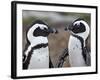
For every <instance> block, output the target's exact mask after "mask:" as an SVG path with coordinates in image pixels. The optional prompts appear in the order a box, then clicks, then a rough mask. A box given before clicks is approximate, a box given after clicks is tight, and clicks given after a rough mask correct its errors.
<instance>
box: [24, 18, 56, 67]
mask: <svg viewBox="0 0 100 80" xmlns="http://www.w3.org/2000/svg"><path fill="white" fill-rule="evenodd" d="M50 33H57V30H56V29H53V28H50V27H48V25H47V24H46V23H44V22H43V21H41V20H37V21H35V22H34V23H33V24H32V25H31V27H30V28H29V30H28V31H27V34H26V38H27V43H28V46H27V48H26V50H25V51H24V54H23V69H36V68H51V67H53V65H52V62H51V59H50V56H49V48H48V38H47V37H48V35H49V34H50Z"/></svg>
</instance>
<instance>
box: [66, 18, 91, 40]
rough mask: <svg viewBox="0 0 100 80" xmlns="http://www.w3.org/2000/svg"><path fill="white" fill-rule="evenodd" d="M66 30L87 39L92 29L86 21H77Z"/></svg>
mask: <svg viewBox="0 0 100 80" xmlns="http://www.w3.org/2000/svg"><path fill="white" fill-rule="evenodd" d="M65 30H69V31H71V32H72V34H74V35H78V36H80V37H83V38H86V37H87V36H88V35H89V30H90V29H89V25H88V24H87V22H86V21H84V20H83V19H77V20H75V21H74V22H73V23H72V24H71V25H70V26H69V27H68V28H65Z"/></svg>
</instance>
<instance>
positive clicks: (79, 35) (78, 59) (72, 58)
mask: <svg viewBox="0 0 100 80" xmlns="http://www.w3.org/2000/svg"><path fill="white" fill-rule="evenodd" d="M65 31H69V32H70V34H71V35H70V38H69V42H68V50H67V52H66V54H68V56H69V62H70V65H71V67H82V66H90V64H91V59H90V51H89V49H88V48H87V46H86V40H87V38H88V36H89V33H90V27H89V25H88V23H87V22H86V21H85V20H83V19H77V20H75V21H74V22H72V23H71V25H70V26H69V27H67V28H65Z"/></svg>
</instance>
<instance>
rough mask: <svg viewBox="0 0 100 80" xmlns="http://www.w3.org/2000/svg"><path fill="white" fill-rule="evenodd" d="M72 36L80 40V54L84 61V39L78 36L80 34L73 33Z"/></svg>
mask: <svg viewBox="0 0 100 80" xmlns="http://www.w3.org/2000/svg"><path fill="white" fill-rule="evenodd" d="M73 36H74V37H76V38H77V39H79V40H80V42H81V47H82V56H83V59H84V61H85V63H86V53H85V51H84V40H83V38H82V37H80V36H78V35H73Z"/></svg>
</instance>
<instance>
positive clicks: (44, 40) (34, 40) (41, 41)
mask: <svg viewBox="0 0 100 80" xmlns="http://www.w3.org/2000/svg"><path fill="white" fill-rule="evenodd" d="M29 42H30V45H31V46H32V47H34V46H36V45H39V44H47V43H48V39H47V37H42V36H39V37H32V38H30V39H29Z"/></svg>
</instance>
